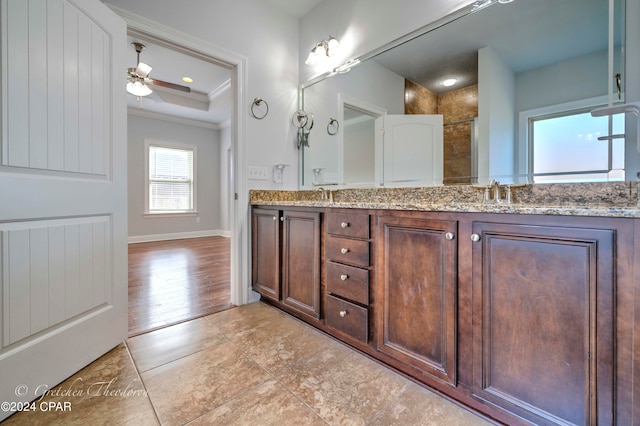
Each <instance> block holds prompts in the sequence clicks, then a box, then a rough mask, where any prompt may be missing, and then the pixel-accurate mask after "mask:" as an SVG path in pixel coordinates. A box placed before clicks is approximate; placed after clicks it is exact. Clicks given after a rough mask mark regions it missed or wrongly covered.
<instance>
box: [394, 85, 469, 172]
mask: <svg viewBox="0 0 640 426" xmlns="http://www.w3.org/2000/svg"><path fill="white" fill-rule="evenodd" d="M405 114H442V115H443V119H444V183H445V184H469V183H471V175H472V172H471V132H472V131H473V130H472V129H473V127H472V123H471V122H470V120H473V119H474V118H476V117H477V116H478V86H477V85H473V86H469V87H464V88H462V89H458V90H452V91H450V92H447V93H444V94H441V95H436V94H435V93H433V92H431V91H429V90H428V89H426V88H424V87H422V86H420V85H418V84H416V83H414V82H412V81H409V80H405Z"/></svg>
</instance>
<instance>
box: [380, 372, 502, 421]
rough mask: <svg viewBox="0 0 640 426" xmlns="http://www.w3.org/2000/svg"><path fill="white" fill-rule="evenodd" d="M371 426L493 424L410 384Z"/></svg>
mask: <svg viewBox="0 0 640 426" xmlns="http://www.w3.org/2000/svg"><path fill="white" fill-rule="evenodd" d="M369 424H370V425H371V426H394V425H397V426H418V425H420V426H442V425H447V426H489V425H491V424H492V423H489V422H488V421H486V420H484V419H482V418H480V417H478V416H477V415H475V414H473V413H471V412H469V411H467V410H465V409H464V408H461V407H459V406H457V405H455V404H454V403H452V402H450V401H448V400H446V399H444V398H442V397H440V396H438V395H436V394H435V393H433V392H431V391H429V390H427V389H424V388H422V387H420V386H418V385H416V384H414V383H411V384H410V385H409V386H407V388H406V389H405V390H404V391H403V392H402V393H401V394H400V396H399V397H398V398H397V399H396V400H395V401H394V402H393V403H391V404H389V405H388V406H387V407H386V408H385V409H384V410H383V411H382V412H381V413H380V414H379V415H378V416H376V418H375V419H374V420H373V421H372V422H370V423H369Z"/></svg>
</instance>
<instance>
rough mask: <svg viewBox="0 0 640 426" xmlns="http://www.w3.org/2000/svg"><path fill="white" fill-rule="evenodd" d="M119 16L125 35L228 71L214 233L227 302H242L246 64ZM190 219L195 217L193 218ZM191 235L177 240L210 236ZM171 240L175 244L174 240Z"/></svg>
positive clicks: (181, 36) (176, 34) (244, 293)
mask: <svg viewBox="0 0 640 426" xmlns="http://www.w3.org/2000/svg"><path fill="white" fill-rule="evenodd" d="M122 17H123V18H125V20H126V21H127V24H128V35H129V37H134V38H136V39H139V40H142V41H144V42H147V43H150V44H154V45H158V46H162V47H163V48H166V49H170V50H173V51H175V52H178V53H180V54H183V55H186V56H188V57H191V58H196V59H198V60H200V61H204V62H207V63H209V64H213V65H215V66H218V67H221V68H224V69H226V70H228V72H229V73H230V79H229V81H228V87H227V89H229V90H228V92H229V95H228V96H229V98H230V110H231V111H230V119H229V120H227V123H226V130H225V131H220V133H221V134H222V133H224V134H226V137H227V138H228V140H229V143H228V145H225V146H223V147H221V148H220V149H219V150H218V164H219V165H220V169H221V170H222V172H221V176H220V185H219V192H220V194H221V195H220V200H221V201H222V203H221V204H222V205H221V206H219V212H220V216H221V217H220V224H221V225H220V228H219V230H220V231H221V232H220V234H221V235H219V236H218V237H219V238H223V239H226V240H227V242H228V244H227V246H226V247H227V251H228V266H227V270H228V275H229V276H230V284H229V295H230V304H231V303H233V304H242V303H245V301H246V298H247V291H246V289H243V288H242V286H241V285H239V282H241V280H242V276H243V274H244V272H242V271H243V270H242V263H243V262H244V263H246V260H244V259H243V256H242V253H241V248H242V246H243V241H240V238H241V233H240V231H239V230H238V228H239V227H240V226H241V222H242V221H238V220H236V217H237V212H236V202H235V200H237V199H238V198H240V199H241V200H242V198H243V197H242V196H240V197H239V196H238V195H237V194H238V192H239V190H240V187H242V186H243V185H242V184H238V180H239V179H238V178H239V177H238V173H237V172H236V171H237V170H239V169H240V168H239V167H237V166H236V159H237V158H238V154H239V153H241V152H242V150H243V133H242V128H243V126H242V120H243V117H241V115H240V114H239V113H238V112H239V110H240V109H241V108H242V105H243V101H242V99H241V96H240V93H241V89H242V87H244V84H245V83H244V71H243V70H244V69H245V67H246V65H245V64H244V61H245V59H243V58H242V57H239V56H234V55H233V54H230V53H229V52H228V51H225V52H222V53H220V54H219V55H218V54H217V53H218V52H217V51H216V48H214V47H212V46H209V45H208V44H206V43H205V42H202V41H199V40H193V39H191V38H190V37H189V36H186V35H185V34H183V33H179V32H177V31H176V32H170V33H168V32H167V31H170V30H167V29H166V28H165V27H160V26H158V27H154V26H153V24H149V23H148V21H143V20H141V19H142V18H137V17H135V16H131V15H129V14H128V13H124V14H123V16H122ZM141 62H142V60H141ZM143 108H144V105H143ZM245 198H246V197H245ZM194 219H195V220H197V218H194ZM239 222H240V224H239ZM194 236H195V237H199V238H194V239H193V241H190V240H187V239H185V240H181V241H182V242H183V243H184V244H185V245H186V246H189V245H191V244H192V243H197V241H196V240H205V239H206V238H209V237H210V236H202V235H194ZM200 237H202V238H200ZM157 244H160V243H157ZM163 244H165V243H163ZM166 244H169V243H166ZM171 244H175V242H174V243H171ZM223 245H224V244H223ZM165 249H166V247H165ZM183 249H184V250H189V249H188V248H185V247H183ZM130 251H131V250H130ZM196 257H197V256H196ZM218 309H219V306H218ZM196 311H197V310H196ZM205 314H206V313H205ZM201 315H202V313H200V314H198V313H197V312H196V313H195V316H201ZM195 316H194V317H195ZM187 319H189V318H186V317H185V318H182V319H181V320H187ZM152 328H157V327H152ZM137 332H141V330H137Z"/></svg>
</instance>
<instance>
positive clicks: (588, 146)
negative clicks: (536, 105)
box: [521, 100, 625, 183]
mask: <svg viewBox="0 0 640 426" xmlns="http://www.w3.org/2000/svg"><path fill="white" fill-rule="evenodd" d="M587 101H593V100H587ZM580 103H583V105H580ZM585 103H586V102H576V103H573V104H571V105H569V104H565V105H557V106H555V107H549V108H543V109H540V110H536V111H528V112H527V113H525V114H527V116H526V119H527V121H526V123H527V129H528V137H527V139H528V141H529V165H528V170H529V171H530V173H532V174H533V181H534V182H538V183H539V182H545V183H551V182H585V181H590V182H591V181H619V180H624V150H625V140H624V137H623V136H619V137H617V138H612V139H604V140H599V139H598V138H600V137H606V136H608V135H623V134H624V119H625V117H624V114H616V115H614V116H612V118H611V120H610V119H609V117H608V116H603V117H592V116H591V113H590V111H591V110H592V109H594V108H595V107H596V106H592V105H591V104H587V105H584V104H585ZM521 125H522V122H521Z"/></svg>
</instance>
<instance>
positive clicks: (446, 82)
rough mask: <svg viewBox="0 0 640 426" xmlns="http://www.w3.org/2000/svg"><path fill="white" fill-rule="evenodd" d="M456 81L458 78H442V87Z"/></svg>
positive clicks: (451, 84)
mask: <svg viewBox="0 0 640 426" xmlns="http://www.w3.org/2000/svg"><path fill="white" fill-rule="evenodd" d="M456 81H458V80H456V79H455V78H448V79H446V80H444V81H443V82H442V85H443V86H444V87H450V86H453V85H454V84H456Z"/></svg>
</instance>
